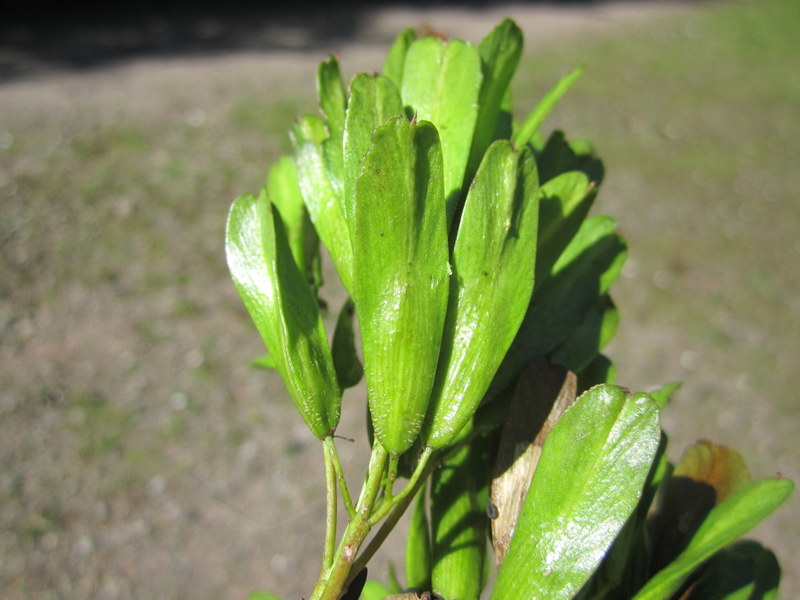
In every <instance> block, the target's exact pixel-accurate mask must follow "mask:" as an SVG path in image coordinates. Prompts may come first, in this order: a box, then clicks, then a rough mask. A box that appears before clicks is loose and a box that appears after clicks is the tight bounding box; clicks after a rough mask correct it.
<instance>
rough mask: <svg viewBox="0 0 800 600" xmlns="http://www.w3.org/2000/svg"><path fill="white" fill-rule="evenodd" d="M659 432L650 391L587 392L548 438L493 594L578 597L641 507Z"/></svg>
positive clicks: (509, 598) (514, 599) (509, 599)
mask: <svg viewBox="0 0 800 600" xmlns="http://www.w3.org/2000/svg"><path fill="white" fill-rule="evenodd" d="M659 433H660V430H659V423H658V408H657V407H656V405H655V403H654V402H653V401H652V399H650V398H649V397H648V396H646V395H644V394H637V395H634V396H630V395H628V394H627V393H626V392H625V390H624V389H623V388H619V387H615V386H598V387H595V388H592V389H591V390H589V391H588V392H586V393H585V394H583V395H582V396H581V397H580V398H579V399H578V401H577V402H576V403H575V404H574V405H573V406H572V407H571V408H570V409H568V410H567V411H566V412H565V413H564V415H563V416H562V417H561V419H560V420H559V421H558V423H557V424H556V425H555V427H554V428H553V430H552V431H551V432H550V435H549V436H548V438H547V440H546V441H545V443H544V447H543V448H542V455H541V457H540V459H539V464H538V466H537V469H536V473H535V474H534V477H533V481H532V483H531V487H530V489H529V490H528V495H527V496H526V498H525V502H524V504H523V507H522V512H521V513H520V516H519V520H518V522H517V526H516V529H515V531H514V536H513V538H512V539H511V544H510V546H509V549H508V554H507V555H506V558H505V561H504V562H503V565H502V567H501V568H500V571H499V573H498V576H497V582H496V584H495V589H494V593H493V595H492V597H493V598H498V599H501V598H502V599H503V600H530V598H547V599H548V600H551V599H553V600H557V599H560V598H564V599H567V598H572V597H573V596H574V595H575V594H576V593H577V592H578V590H580V588H581V587H582V586H583V584H584V583H585V582H586V580H587V579H588V578H589V576H590V575H591V574H592V572H593V571H594V570H595V569H596V568H597V565H598V564H599V562H600V560H601V559H602V558H603V555H604V554H605V552H606V551H607V549H608V547H609V546H610V545H611V543H612V542H613V540H614V538H615V537H616V536H617V534H618V533H619V531H620V529H621V528H622V526H623V525H624V524H625V522H626V520H627V519H628V517H629V516H630V514H631V512H632V511H633V510H634V508H635V507H636V504H637V502H638V500H639V497H640V495H641V493H642V487H643V485H644V483H645V480H646V478H647V474H648V472H649V470H650V465H651V463H652V460H653V457H654V455H655V453H656V449H657V448H658V440H659ZM662 600H663V597H662Z"/></svg>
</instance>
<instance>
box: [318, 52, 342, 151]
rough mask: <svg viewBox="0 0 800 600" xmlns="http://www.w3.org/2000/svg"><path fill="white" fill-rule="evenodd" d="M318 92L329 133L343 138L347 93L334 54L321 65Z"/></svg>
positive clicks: (333, 136)
mask: <svg viewBox="0 0 800 600" xmlns="http://www.w3.org/2000/svg"><path fill="white" fill-rule="evenodd" d="M317 93H318V94H319V107H320V110H321V111H322V114H323V115H325V123H326V125H327V126H328V134H329V135H330V137H331V138H333V139H338V140H341V139H342V136H343V135H344V115H345V109H346V108H347V95H346V93H345V89H344V82H343V81H342V74H341V71H340V70H339V61H338V60H336V58H334V57H333V56H331V57H329V58H328V60H326V61H325V62H322V63H320V65H319V69H318V70H317ZM340 145H341V144H340Z"/></svg>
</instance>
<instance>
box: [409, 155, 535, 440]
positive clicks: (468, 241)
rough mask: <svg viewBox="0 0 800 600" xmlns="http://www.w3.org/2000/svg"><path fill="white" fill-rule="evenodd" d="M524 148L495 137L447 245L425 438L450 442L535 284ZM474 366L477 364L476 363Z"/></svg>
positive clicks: (530, 171)
mask: <svg viewBox="0 0 800 600" xmlns="http://www.w3.org/2000/svg"><path fill="white" fill-rule="evenodd" d="M537 191H538V179H537V177H536V163H535V161H534V159H533V155H532V154H531V152H530V151H528V150H526V151H524V152H518V151H515V150H514V148H513V146H512V145H511V143H510V142H508V141H506V140H498V141H497V142H495V143H494V144H492V146H491V147H490V148H489V150H488V151H487V152H486V156H485V158H484V160H483V162H482V163H481V166H480V168H479V169H478V173H477V175H476V176H475V181H474V182H473V184H472V186H471V187H470V190H469V194H468V196H467V200H466V203H465V205H464V210H463V213H462V215H461V222H460V224H459V227H458V234H457V238H456V242H455V246H454V248H453V258H452V269H453V275H452V277H451V280H450V296H449V305H448V309H447V321H446V323H445V329H444V337H443V338H442V351H441V355H440V358H439V367H438V371H437V377H436V383H435V384H434V389H433V393H432V397H431V407H430V410H429V415H428V419H427V422H426V426H425V434H424V436H423V437H424V439H425V442H426V443H427V444H428V445H429V446H431V447H433V448H435V449H438V448H442V447H444V446H446V445H447V444H449V443H450V442H451V441H452V440H453V438H455V436H456V435H457V434H458V432H459V431H460V430H461V429H462V428H463V427H464V426H465V425H466V424H467V422H468V421H469V420H470V419H471V418H472V416H473V414H474V412H475V409H476V408H477V407H478V404H480V402H481V400H482V398H483V397H484V395H485V394H486V390H487V389H488V388H489V384H490V383H491V381H492V378H493V377H494V374H495V372H496V370H497V368H498V367H499V366H500V362H501V360H502V358H503V356H504V354H505V352H506V350H507V349H508V347H509V346H510V344H511V342H512V341H513V339H514V336H515V335H516V333H517V328H518V327H519V325H520V323H521V322H522V318H523V317H524V316H525V311H526V310H527V307H528V303H529V301H530V297H531V293H532V291H533V272H534V265H535V256H536V232H537V220H538V214H539V206H538V202H537ZM476 365H480V368H475V366H476Z"/></svg>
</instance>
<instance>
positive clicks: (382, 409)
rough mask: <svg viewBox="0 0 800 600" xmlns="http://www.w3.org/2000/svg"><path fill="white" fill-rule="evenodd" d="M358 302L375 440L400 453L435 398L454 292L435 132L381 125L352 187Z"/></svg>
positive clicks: (404, 123)
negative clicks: (450, 297) (433, 390)
mask: <svg viewBox="0 0 800 600" xmlns="http://www.w3.org/2000/svg"><path fill="white" fill-rule="evenodd" d="M354 217H355V219H354V225H355V230H354V244H353V246H354V250H355V263H354V273H355V294H354V299H355V303H356V311H357V313H358V319H359V325H360V329H361V338H362V342H363V352H364V370H365V373H366V379H367V390H368V393H369V405H370V409H371V413H372V422H373V425H374V428H375V435H376V437H377V438H378V440H379V441H380V442H381V444H383V446H384V447H385V448H386V450H388V451H389V452H391V453H394V454H402V453H403V452H404V451H405V450H407V449H408V448H409V447H410V446H411V444H412V443H413V442H414V439H415V438H416V437H417V435H418V433H419V429H420V427H421V426H422V421H423V419H424V417H425V412H426V410H427V407H428V401H429V399H430V393H431V387H432V385H433V378H434V375H435V369H436V361H437V358H438V356H439V348H440V344H441V338H442V328H443V326H444V319H445V312H446V308H447V294H448V288H449V262H448V247H447V228H446V224H445V209H444V196H443V193H442V157H441V146H440V144H439V139H438V135H437V133H436V129H435V128H434V127H433V125H431V124H430V123H426V122H421V123H418V124H416V125H414V124H412V123H409V122H408V120H407V119H406V118H405V117H395V118H392V119H390V120H389V122H388V123H387V124H386V125H385V126H383V127H379V128H378V129H377V130H376V131H375V135H374V136H373V146H372V148H371V149H370V151H369V152H368V153H367V156H366V158H365V159H364V168H363V170H362V175H361V177H360V178H359V180H358V183H357V186H356V202H355V214H354Z"/></svg>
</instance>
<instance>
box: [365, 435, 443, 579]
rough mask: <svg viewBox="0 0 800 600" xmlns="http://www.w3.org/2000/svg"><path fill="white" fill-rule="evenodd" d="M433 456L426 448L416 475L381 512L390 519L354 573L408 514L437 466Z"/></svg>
mask: <svg viewBox="0 0 800 600" xmlns="http://www.w3.org/2000/svg"><path fill="white" fill-rule="evenodd" d="M431 456H433V450H431V449H430V448H426V449H425V451H424V452H423V454H422V456H420V459H419V462H418V463H417V468H416V469H414V473H413V474H412V476H411V479H409V481H408V484H407V485H406V487H405V488H403V491H402V492H400V493H399V494H397V495H396V496H395V497H394V501H393V503H392V505H391V506H390V507H388V508H387V509H386V511H385V512H384V511H383V510H382V511H381V513H383V514H384V515H385V514H386V513H388V517H387V518H386V520H385V521H384V522H383V524H382V525H381V526H380V529H378V531H377V533H376V534H375V536H374V537H373V538H372V539H371V540H370V542H369V544H367V547H366V548H365V549H364V551H363V552H362V553H361V555H360V556H359V557H358V559H357V560H356V561H355V562H354V563H353V573H358V572H359V571H361V569H363V568H364V567H365V566H366V565H367V563H368V562H369V561H370V560H371V559H372V557H373V556H374V555H375V552H377V550H378V548H380V547H381V546H382V545H383V542H385V541H386V538H387V537H389V534H390V533H391V532H392V530H393V529H394V527H395V525H397V522H398V521H399V520H400V517H402V516H403V514H404V513H405V512H406V509H408V505H409V504H411V501H412V500H413V499H414V496H416V495H417V492H418V491H419V489H420V488H421V487H422V486H423V485H424V484H425V482H426V481H427V479H428V475H430V473H431V471H433V469H434V468H435V466H436V461H433V460H430V459H431ZM385 506H386V505H385V504H384V505H382V506H381V508H382V509H383V508H384V507H385ZM375 516H377V515H375ZM373 520H374V517H373Z"/></svg>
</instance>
